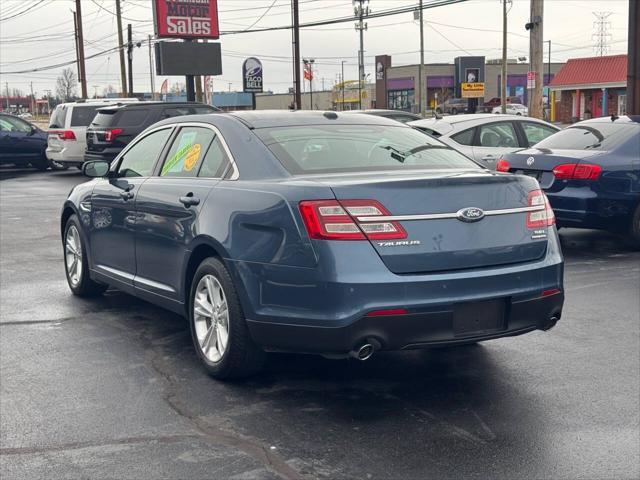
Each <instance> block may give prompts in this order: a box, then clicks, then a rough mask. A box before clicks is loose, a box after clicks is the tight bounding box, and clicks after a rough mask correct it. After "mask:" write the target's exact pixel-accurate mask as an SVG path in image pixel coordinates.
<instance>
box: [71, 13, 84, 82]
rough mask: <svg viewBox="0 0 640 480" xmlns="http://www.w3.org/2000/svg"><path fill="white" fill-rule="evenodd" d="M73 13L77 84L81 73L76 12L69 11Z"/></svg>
mask: <svg viewBox="0 0 640 480" xmlns="http://www.w3.org/2000/svg"><path fill="white" fill-rule="evenodd" d="M71 13H73V39H74V40H75V43H76V70H77V72H78V82H79V81H80V79H81V78H82V73H81V72H80V50H79V49H78V19H77V17H76V12H74V11H73V10H71Z"/></svg>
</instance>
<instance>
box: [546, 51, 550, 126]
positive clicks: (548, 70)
mask: <svg viewBox="0 0 640 480" xmlns="http://www.w3.org/2000/svg"><path fill="white" fill-rule="evenodd" d="M547 43H548V44H549V50H548V52H547V110H548V115H547V120H549V119H550V118H551V117H550V115H551V40H547Z"/></svg>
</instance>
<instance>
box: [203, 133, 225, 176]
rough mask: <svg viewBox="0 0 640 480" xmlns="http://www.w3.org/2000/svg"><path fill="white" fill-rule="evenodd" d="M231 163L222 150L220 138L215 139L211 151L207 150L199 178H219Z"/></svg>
mask: <svg viewBox="0 0 640 480" xmlns="http://www.w3.org/2000/svg"><path fill="white" fill-rule="evenodd" d="M228 163H229V157H227V153H226V152H225V151H224V148H222V143H221V142H220V139H219V138H218V137H216V138H214V139H213V142H212V143H211V146H210V147H209V150H207V153H206V155H205V156H204V160H203V161H202V166H201V167H200V171H199V172H198V176H199V177H210V178H219V177H221V176H222V173H223V171H224V169H225V167H226V166H227V164H228Z"/></svg>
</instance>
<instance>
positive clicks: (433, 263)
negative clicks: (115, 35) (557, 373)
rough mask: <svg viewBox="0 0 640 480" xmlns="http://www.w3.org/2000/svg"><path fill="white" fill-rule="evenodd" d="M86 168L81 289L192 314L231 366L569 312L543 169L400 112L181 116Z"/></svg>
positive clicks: (426, 342)
mask: <svg viewBox="0 0 640 480" xmlns="http://www.w3.org/2000/svg"><path fill="white" fill-rule="evenodd" d="M84 171H85V174H87V175H88V176H92V177H97V178H95V179H93V180H92V181H90V182H87V183H84V184H81V185H78V186H77V187H76V188H75V189H74V190H73V191H72V192H71V194H70V195H69V198H68V199H67V201H66V202H65V204H64V208H63V212H62V217H61V231H62V239H63V245H64V260H65V262H64V263H65V268H66V273H67V280H68V283H69V286H70V288H71V290H72V291H73V293H75V294H76V295H81V296H88V295H93V294H99V293H101V292H103V291H104V290H105V289H106V288H107V286H108V285H109V286H112V287H115V288H118V289H121V290H124V291H125V292H129V293H131V294H133V295H136V296H138V297H141V298H143V299H146V300H148V301H150V302H152V303H155V304H157V305H160V306H162V307H165V308H168V309H170V310H173V311H175V312H178V313H180V314H183V315H185V316H187V317H188V318H189V321H190V325H191V332H192V338H193V342H194V346H195V350H196V352H197V354H198V356H199V358H200V359H201V360H202V363H203V364H204V365H205V367H206V368H207V370H208V371H209V372H210V373H211V374H212V375H214V376H215V377H218V378H228V377H237V376H242V375H247V374H249V373H251V372H254V371H256V370H257V369H258V368H259V366H260V364H261V362H262V360H263V357H264V352H265V351H285V352H304V353H318V354H321V355H325V356H327V357H334V358H343V357H347V356H353V357H356V358H359V359H361V360H364V359H367V358H368V357H370V356H371V355H372V354H373V353H374V352H375V351H376V350H402V349H410V348H424V347H431V346H441V345H455V344H465V343H474V342H477V341H481V340H486V339H492V338H498V337H504V336H509V335H519V334H522V333H526V332H530V331H532V330H536V329H542V330H546V329H549V328H551V327H552V326H553V325H554V324H555V323H556V321H557V320H558V319H559V318H560V315H561V312H562V305H563V298H564V296H563V285H562V278H563V259H562V254H561V251H560V247H559V242H558V237H557V233H556V230H555V227H554V217H553V213H552V211H551V210H550V207H549V205H548V203H547V201H546V197H545V196H544V194H543V193H542V192H541V191H540V187H539V185H538V183H537V181H536V180H535V179H533V178H531V177H527V176H519V175H506V174H501V173H496V172H492V171H489V170H486V169H484V168H483V167H481V166H479V165H477V164H476V163H474V162H472V161H471V160H469V159H468V158H466V157H465V156H463V155H462V154H460V153H458V152H456V151H455V150H453V149H451V148H449V147H447V146H446V145H444V144H442V143H441V142H439V141H438V140H436V139H433V138H430V137H427V136H425V135H424V134H422V133H420V132H418V131H415V130H413V129H412V128H410V127H407V126H405V125H402V124H400V123H398V122H395V121H393V120H389V119H385V118H381V117H376V116H371V115H358V114H353V115H342V114H340V113H335V112H326V113H322V112H288V111H278V112H238V113H232V114H212V115H198V116H195V115H194V116H189V117H181V118H172V119H167V120H165V121H162V122H160V123H157V124H155V125H153V126H152V127H150V128H149V129H147V130H146V131H145V132H143V133H142V134H141V135H140V136H138V137H137V138H136V139H135V140H134V141H133V142H132V143H131V144H130V145H129V146H128V147H127V148H126V149H125V150H124V151H123V152H122V153H121V154H120V155H119V156H118V157H117V158H116V160H115V161H114V162H113V163H112V164H111V165H110V166H109V165H108V164H107V163H104V162H88V163H86V164H85V167H84Z"/></svg>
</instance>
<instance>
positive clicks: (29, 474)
mask: <svg viewBox="0 0 640 480" xmlns="http://www.w3.org/2000/svg"><path fill="white" fill-rule="evenodd" d="M82 181H84V179H83V177H82V176H81V175H80V173H79V172H78V171H77V170H76V169H71V170H68V171H64V172H44V173H37V172H32V171H27V170H24V171H20V170H11V169H4V168H3V169H0V207H1V211H0V217H1V218H0V220H1V223H0V245H1V256H0V269H1V278H0V300H1V302H0V305H1V306H0V317H1V319H0V478H3V479H18V478H135V479H142V478H154V479H155V478H183V479H187V478H236V479H270V478H286V479H290V478H327V479H329V478H330V479H342V478H358V479H360V478H365V479H367V478H372V479H377V478H381V479H382V478H392V479H400V478H403V479H405V478H416V479H417V478H420V479H423V478H456V479H460V478H482V479H485V478H505V479H513V478H536V479H540V478H553V479H558V478H567V479H568V478H585V479H586V478H588V479H595V478H598V479H603V478H611V479H613V478H615V479H621V478H638V477H640V411H639V410H640V409H639V402H640V380H639V379H640V252H633V251H632V250H630V249H629V248H628V247H626V246H625V244H624V243H623V242H622V241H621V240H620V239H619V238H617V237H615V236H613V235H609V234H606V233H600V232H593V231H578V230H562V231H561V237H562V243H563V248H564V253H565V257H566V262H567V265H566V274H565V285H566V304H565V310H564V315H563V318H562V320H561V321H560V322H559V324H558V325H557V326H556V327H555V328H554V329H552V330H551V331H549V332H534V333H530V334H527V335H524V336H521V337H516V338H507V339H501V340H494V341H489V342H486V343H483V344H481V345H478V346H472V347H459V348H450V349H438V350H430V351H413V352H407V353H380V354H378V355H374V357H372V359H371V360H369V361H367V362H357V361H356V360H341V361H335V360H334V361H332V360H326V359H323V358H319V357H313V356H303V355H291V356H289V355H273V356H271V357H270V360H269V362H268V365H267V368H266V370H265V371H264V372H263V373H262V374H261V375H260V376H257V377H254V378H251V379H249V380H245V381H242V382H235V383H221V382H218V381H216V380H213V379H211V378H209V377H208V376H207V375H206V374H205V373H204V371H203V370H202V369H201V367H200V366H199V364H198V361H197V359H196V356H195V353H194V351H193V349H192V346H191V341H190V337H189V332H188V326H187V323H186V321H184V320H183V319H181V318H180V317H178V316H176V315H174V314H171V313H168V312H165V311H163V310H161V309H159V308H156V307H154V306H152V305H150V304H147V303H145V302H142V301H139V300H136V299H134V298H132V297H130V296H128V295H125V294H122V293H119V292H116V291H108V292H107V294H105V295H104V296H103V297H102V298H100V299H97V300H83V299H79V298H76V297H73V296H72V295H71V293H70V291H69V289H68V287H67V285H66V281H65V277H64V270H63V269H64V267H63V263H62V247H61V242H60V238H59V237H60V235H59V211H60V207H61V205H62V202H63V199H64V198H65V196H66V195H67V193H68V192H69V190H70V189H71V188H72V186H73V185H75V184H77V183H79V182H82Z"/></svg>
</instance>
